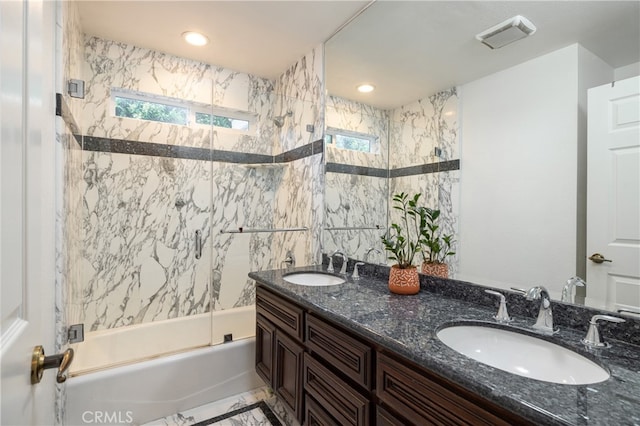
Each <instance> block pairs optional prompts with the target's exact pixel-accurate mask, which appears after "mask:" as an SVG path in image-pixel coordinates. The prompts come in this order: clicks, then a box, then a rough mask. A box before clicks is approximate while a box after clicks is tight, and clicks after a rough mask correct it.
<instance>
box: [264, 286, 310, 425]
mask: <svg viewBox="0 0 640 426" xmlns="http://www.w3.org/2000/svg"><path fill="white" fill-rule="evenodd" d="M303 315H304V312H303V310H302V309H301V308H300V307H298V306H297V305H295V304H293V303H290V302H287V301H286V300H284V299H282V298H280V297H278V296H276V295H275V294H273V293H271V292H268V291H266V290H263V289H261V288H258V289H257V290H256V372H257V373H258V375H259V376H260V377H262V379H263V380H264V381H265V382H266V383H267V384H268V385H269V386H271V388H272V389H273V391H274V392H275V393H276V395H278V396H279V397H280V400H281V401H282V402H283V403H284V404H285V405H286V406H287V407H289V409H290V410H291V412H292V413H293V414H294V416H295V418H296V419H297V420H298V421H300V422H301V421H302V417H303V416H302V415H303V411H302V408H303V407H302V406H303V391H302V361H303V359H302V354H303V353H304V346H303V344H302V336H303V331H304V330H303V318H304V317H303Z"/></svg>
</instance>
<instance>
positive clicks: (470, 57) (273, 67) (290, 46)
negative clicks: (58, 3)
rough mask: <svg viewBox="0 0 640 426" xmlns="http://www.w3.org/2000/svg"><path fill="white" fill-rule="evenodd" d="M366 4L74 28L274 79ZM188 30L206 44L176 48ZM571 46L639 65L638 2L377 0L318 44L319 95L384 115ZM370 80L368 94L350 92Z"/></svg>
mask: <svg viewBox="0 0 640 426" xmlns="http://www.w3.org/2000/svg"><path fill="white" fill-rule="evenodd" d="M367 4H369V1H368V0H367V1H269V0H265V1H241V0H235V1H158V0H156V1H149V0H147V1H116V0H112V1H93V0H83V1H79V2H78V8H79V12H80V20H81V24H82V26H83V31H84V32H85V33H86V34H89V35H96V36H99V37H102V38H105V39H109V40H115V41H121V42H125V43H129V44H132V45H136V46H140V47H146V48H150V49H153V50H158V51H161V52H166V53H169V54H172V55H176V56H180V57H185V58H190V59H194V60H197V61H201V62H205V63H209V64H213V65H216V66H221V67H225V68H229V69H233V70H236V71H242V72H246V73H250V74H253V75H257V76H261V77H265V78H269V79H275V78H277V77H278V76H279V75H281V74H282V73H283V72H284V71H285V70H286V69H287V68H288V67H289V66H291V65H292V64H293V63H295V62H296V61H297V60H298V59H299V58H301V57H302V56H303V55H305V54H307V53H308V52H309V51H311V49H313V48H314V47H315V46H317V45H319V44H321V43H323V42H325V41H326V40H327V39H329V38H330V37H331V36H332V35H333V34H334V33H335V32H336V30H338V29H339V28H341V27H342V26H343V25H344V24H345V23H346V22H348V21H349V19H350V18H351V17H353V16H354V15H356V14H357V13H358V12H359V11H360V10H362V9H363V8H365V7H366V6H367ZM518 14H520V15H524V16H526V17H527V18H528V19H530V20H531V21H532V22H533V23H534V25H535V26H536V27H537V29H538V31H537V32H536V33H535V34H534V35H533V36H531V37H529V38H526V39H524V40H521V41H518V42H516V43H513V44H511V45H508V46H506V47H504V48H502V49H498V50H491V49H489V48H487V47H486V46H484V45H482V44H480V43H479V42H478V41H476V40H475V35H476V34H477V33H479V32H481V31H483V30H485V29H487V28H489V27H491V26H493V25H495V24H498V23H500V22H502V21H504V20H505V19H507V18H510V17H512V16H515V15H518ZM187 30H195V31H200V32H202V33H204V34H206V35H207V36H208V37H209V38H210V39H211V43H210V44H208V45H207V46H205V47H200V48H198V47H192V46H189V45H187V44H185V43H184V42H183V41H182V39H181V37H180V35H181V34H182V33H183V32H184V31H187ZM573 43H580V44H582V45H583V46H584V47H585V48H587V49H589V50H590V51H592V52H593V53H595V54H596V55H598V56H599V57H600V58H602V59H603V60H604V61H605V62H607V63H608V64H609V65H611V66H612V67H614V68H617V67H621V66H625V65H629V64H632V63H635V62H638V61H640V1H636V0H634V1H537V2H531V1H377V2H376V3H374V4H373V5H371V6H370V7H369V8H368V9H367V10H366V11H364V12H363V13H362V14H361V15H360V16H358V17H357V19H355V20H354V21H352V22H351V23H349V24H348V25H347V26H346V27H345V28H344V29H342V30H341V31H340V32H338V33H337V34H336V35H335V36H333V37H331V39H330V40H329V41H328V43H327V47H326V54H327V71H326V73H327V77H326V79H327V89H328V91H329V93H331V94H335V95H338V96H341V97H345V98H348V99H353V100H359V101H361V102H364V103H368V104H370V105H374V106H377V107H379V108H383V109H390V108H395V107H397V106H400V105H405V104H407V103H410V102H411V101H414V100H416V99H420V98H423V97H425V96H428V95H431V94H433V93H436V92H437V91H439V90H443V89H447V88H450V87H452V86H456V85H460V84H464V83H467V82H469V81H473V80H475V79H478V78H480V77H483V76H485V75H488V74H491V73H494V72H496V71H499V70H501V69H505V68H508V67H510V66H513V65H516V64H518V63H521V62H524V61H526V60H528V59H532V58H535V57H537V56H540V55H543V54H545V53H548V52H551V51H553V50H557V49H559V48H562V47H565V46H568V45H570V44H573ZM363 81H368V82H370V83H373V84H374V85H375V86H376V90H375V91H374V92H373V93H370V94H367V95H361V94H358V93H357V92H355V86H356V85H357V84H359V83H361V82H363Z"/></svg>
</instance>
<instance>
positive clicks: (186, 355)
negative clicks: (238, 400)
mask: <svg viewBox="0 0 640 426" xmlns="http://www.w3.org/2000/svg"><path fill="white" fill-rule="evenodd" d="M241 309H242V308H241ZM252 309H253V308H252ZM232 311H237V310H236V309H232V310H230V313H227V316H223V317H221V318H219V319H218V321H217V324H218V325H217V327H214V332H215V330H219V332H220V333H222V334H221V337H220V339H218V338H217V337H215V336H214V339H213V340H214V341H215V342H217V341H222V340H223V338H222V335H223V334H229V333H232V334H233V339H234V340H233V341H231V342H228V343H221V344H217V345H214V346H205V347H201V348H197V349H193V350H189V351H185V352H181V353H175V354H172V355H166V356H161V357H157V355H156V358H153V359H149V360H146V361H142V362H135V363H128V364H127V365H120V366H117V367H111V368H107V369H96V368H95V367H94V368H92V369H87V368H86V367H87V365H88V361H86V360H85V362H84V363H83V361H82V360H81V362H80V365H81V366H82V370H81V372H78V369H76V373H74V374H75V375H72V376H71V377H70V378H69V379H68V380H67V385H66V387H67V390H66V409H65V424H67V425H74V426H75V425H84V424H92V425H96V424H109V425H131V424H134V425H137V424H142V423H146V422H149V421H151V420H154V419H157V418H161V417H165V416H168V415H171V414H175V413H177V412H180V411H184V410H187V409H190V408H193V407H197V406H200V405H203V404H206V403H209V402H213V401H217V400H220V399H223V398H226V397H229V396H232V395H235V394H238V393H242V392H246V391H249V390H251V389H255V388H257V387H261V386H264V382H263V381H262V380H261V379H260V378H259V377H258V375H257V374H256V373H255V360H254V358H255V337H246V336H244V335H243V334H246V333H241V332H240V331H241V329H243V328H244V329H249V328H251V329H252V330H254V329H255V320H254V322H252V323H249V324H247V322H246V321H247V320H248V318H247V317H248V316H250V315H251V312H243V311H237V312H232ZM238 315H240V316H241V317H243V321H242V323H241V325H238V322H236V321H235V320H237V319H238ZM252 315H253V318H255V310H254V311H253V314H252ZM187 320H191V321H197V320H194V319H187ZM225 322H228V323H229V327H232V328H233V327H235V328H234V331H230V330H231V329H230V328H227V327H224V324H225ZM214 324H215V322H214ZM159 325H161V324H156V325H155V327H156V328H159V327H158V326H159ZM173 325H174V324H173ZM174 326H175V325H174ZM238 327H239V328H238ZM141 328H142V329H143V330H144V331H145V333H143V334H144V335H145V336H147V337H146V338H147V339H149V338H150V337H149V336H148V335H149V330H148V327H147V325H145V326H143V327H141ZM132 330H133V331H132ZM132 330H129V336H128V337H127V335H126V334H125V336H124V337H123V336H122V335H120V334H117V333H116V334H115V337H114V336H113V335H111V334H109V333H107V334H106V336H110V337H112V339H109V338H107V337H105V333H101V334H99V335H98V337H99V339H98V344H97V346H96V347H95V348H94V349H95V350H94V351H93V352H98V350H99V349H100V348H101V347H102V346H109V341H110V340H111V343H114V342H117V343H118V344H120V345H122V344H123V342H126V340H127V339H128V338H134V339H135V338H137V337H139V335H138V334H137V333H138V330H139V329H138V328H134V329H132ZM165 331H166V327H165ZM154 335H155V333H151V336H152V337H151V338H153V337H154ZM253 335H254V332H253V331H252V332H251V336H253ZM169 336H171V335H169ZM155 337H158V336H155ZM163 337H164V340H167V335H166V334H165V335H164V336H163ZM176 337H179V336H176ZM84 343H92V342H91V339H87V341H86V342H84ZM94 343H95V342H94ZM137 346H139V345H136V347H137ZM89 347H91V346H90V345H89ZM83 349H84V353H85V357H87V354H86V352H89V351H88V350H87V348H83ZM74 363H75V360H74Z"/></svg>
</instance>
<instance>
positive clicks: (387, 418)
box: [376, 405, 407, 426]
mask: <svg viewBox="0 0 640 426" xmlns="http://www.w3.org/2000/svg"><path fill="white" fill-rule="evenodd" d="M406 424H407V422H406V421H405V420H400V419H399V418H397V417H396V416H394V415H393V414H391V413H390V412H388V411H387V410H385V409H384V408H382V407H380V406H379V405H378V406H376V426H406Z"/></svg>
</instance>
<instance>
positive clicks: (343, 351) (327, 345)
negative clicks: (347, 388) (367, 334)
mask: <svg viewBox="0 0 640 426" xmlns="http://www.w3.org/2000/svg"><path fill="white" fill-rule="evenodd" d="M305 323H306V333H305V335H306V341H305V343H306V346H307V348H309V349H310V350H311V351H313V352H315V353H316V354H318V355H319V356H320V357H321V358H323V359H324V360H325V361H327V362H328V363H329V364H331V365H333V366H335V367H336V369H338V370H339V371H340V372H341V373H344V374H345V375H346V376H347V377H349V378H351V379H353V380H354V381H355V382H356V383H358V384H359V385H361V386H363V387H364V388H365V389H367V390H371V387H372V386H371V385H372V382H373V380H372V376H373V374H372V371H371V370H372V363H371V359H372V354H373V351H372V349H371V348H370V347H369V346H367V345H365V344H364V343H362V342H360V341H359V340H356V339H355V338H353V337H351V336H350V335H348V334H346V333H345V332H343V331H341V330H339V329H338V328H336V327H333V326H331V325H329V324H327V323H326V322H325V321H324V320H322V319H320V318H318V317H315V316H313V315H311V314H307V316H306V321H305Z"/></svg>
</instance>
